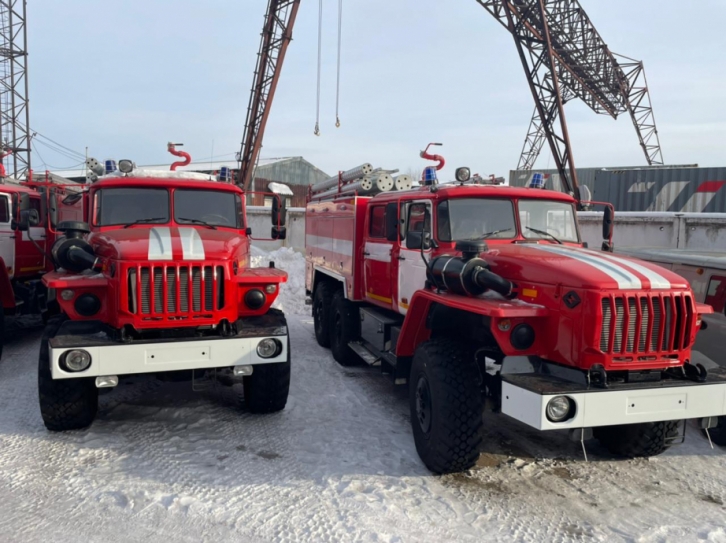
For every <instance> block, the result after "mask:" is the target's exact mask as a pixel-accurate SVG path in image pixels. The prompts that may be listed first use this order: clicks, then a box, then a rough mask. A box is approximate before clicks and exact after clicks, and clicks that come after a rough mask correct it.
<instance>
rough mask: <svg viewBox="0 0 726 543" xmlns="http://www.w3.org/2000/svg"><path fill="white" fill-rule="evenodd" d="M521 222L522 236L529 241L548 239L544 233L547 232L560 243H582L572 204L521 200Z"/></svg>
mask: <svg viewBox="0 0 726 543" xmlns="http://www.w3.org/2000/svg"><path fill="white" fill-rule="evenodd" d="M519 220H520V223H521V225H522V235H523V236H524V237H525V238H527V239H548V238H549V236H546V235H544V234H543V233H542V232H547V233H548V234H550V235H552V236H554V237H556V238H557V239H558V240H560V241H572V242H578V241H580V240H579V237H578V234H577V224H576V222H575V210H574V208H573V207H572V204H568V203H566V202H552V201H547V200H520V201H519ZM535 230H539V232H536V231H535ZM549 239H551V238H549Z"/></svg>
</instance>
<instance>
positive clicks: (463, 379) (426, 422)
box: [409, 338, 484, 473]
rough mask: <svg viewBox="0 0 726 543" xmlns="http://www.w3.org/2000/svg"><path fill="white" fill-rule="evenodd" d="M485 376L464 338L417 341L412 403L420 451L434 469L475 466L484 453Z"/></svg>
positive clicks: (413, 369)
mask: <svg viewBox="0 0 726 543" xmlns="http://www.w3.org/2000/svg"><path fill="white" fill-rule="evenodd" d="M480 381H481V375H480V372H479V368H478V367H477V365H476V362H475V360H474V357H473V355H472V354H471V352H470V350H469V349H467V348H466V346H465V345H464V344H462V343H461V342H458V341H455V340H452V339H449V338H438V339H431V340H429V341H426V342H424V343H422V344H421V345H419V346H418V348H417V349H416V352H415V354H414V357H413V363H412V365H411V377H410V379H409V403H410V407H411V426H412V427H413V439H414V442H415V443H416V451H418V455H419V456H420V457H421V460H423V463H424V464H425V465H426V467H427V468H428V469H429V470H431V471H432V472H434V473H452V472H457V471H463V470H466V469H469V468H471V467H472V466H473V465H474V464H475V463H476V461H477V458H479V447H480V446H481V442H482V430H483V419H482V415H483V410H484V402H483V399H482V392H481V388H480Z"/></svg>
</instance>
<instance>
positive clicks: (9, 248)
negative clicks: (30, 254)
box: [0, 194, 15, 277]
mask: <svg viewBox="0 0 726 543" xmlns="http://www.w3.org/2000/svg"><path fill="white" fill-rule="evenodd" d="M11 218H12V217H11V214H10V198H9V197H8V195H7V194H0V257H2V259H3V262H5V268H6V269H7V270H8V275H9V276H10V277H12V276H13V273H14V272H15V232H14V231H13V229H12V228H11V227H10V223H11Z"/></svg>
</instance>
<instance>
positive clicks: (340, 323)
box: [329, 289, 360, 366]
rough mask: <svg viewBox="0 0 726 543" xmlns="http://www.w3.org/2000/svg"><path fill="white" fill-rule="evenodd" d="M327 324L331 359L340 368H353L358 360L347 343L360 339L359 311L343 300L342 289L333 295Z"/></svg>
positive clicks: (352, 304)
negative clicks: (328, 325) (328, 324)
mask: <svg viewBox="0 0 726 543" xmlns="http://www.w3.org/2000/svg"><path fill="white" fill-rule="evenodd" d="M329 322H330V350H331V352H332V353H333V358H334V359H335V361H336V362H337V363H338V364H340V365H341V366H355V365H356V364H358V362H359V358H358V355H357V354H355V352H354V351H353V350H352V349H351V348H350V347H349V346H348V343H350V342H351V341H356V340H357V339H358V338H359V337H360V311H359V310H358V306H357V305H355V304H354V303H353V302H350V301H348V300H346V299H345V296H344V295H343V290H342V289H338V290H336V291H335V294H334V295H333V303H332V304H331V307H330V321H329Z"/></svg>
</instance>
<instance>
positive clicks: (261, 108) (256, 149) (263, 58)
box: [237, 0, 300, 190]
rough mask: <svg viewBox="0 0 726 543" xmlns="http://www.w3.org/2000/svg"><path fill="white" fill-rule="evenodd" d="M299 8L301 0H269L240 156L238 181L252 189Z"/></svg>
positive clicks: (245, 188) (245, 187)
mask: <svg viewBox="0 0 726 543" xmlns="http://www.w3.org/2000/svg"><path fill="white" fill-rule="evenodd" d="M299 7H300V0H269V4H268V6H267V13H266V15H265V26H264V28H263V29H262V40H261V41H260V51H259V53H258V55H257V67H256V69H255V77H254V81H253V83H252V92H251V94H250V103H249V106H248V107H247V119H246V121H245V132H244V136H243V138H242V147H241V149H240V153H239V159H238V160H239V163H240V169H239V177H238V180H237V182H238V183H239V184H240V185H242V188H243V189H244V190H247V189H249V186H250V184H251V183H252V175H253V173H254V169H255V165H256V163H257V158H258V157H259V154H260V149H261V148H262V138H263V136H264V134H265V125H266V124H267V118H268V117H269V115H270V107H271V106H272V100H273V98H274V96H275V90H276V88H277V82H278V81H279V79H280V73H281V71H282V65H283V62H284V60H285V53H286V52H287V47H288V45H289V44H290V41H291V40H292V29H293V27H294V25H295V18H296V17H297V11H298V8H299Z"/></svg>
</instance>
